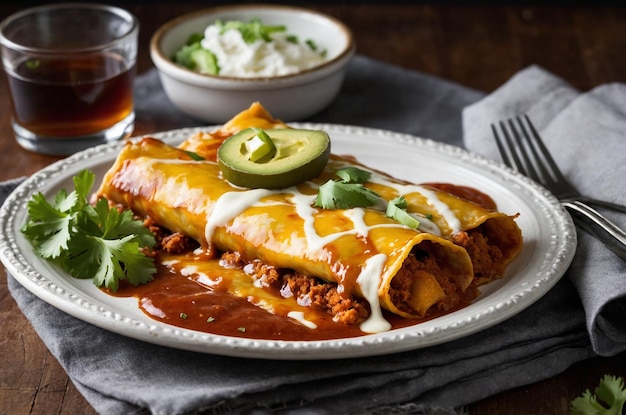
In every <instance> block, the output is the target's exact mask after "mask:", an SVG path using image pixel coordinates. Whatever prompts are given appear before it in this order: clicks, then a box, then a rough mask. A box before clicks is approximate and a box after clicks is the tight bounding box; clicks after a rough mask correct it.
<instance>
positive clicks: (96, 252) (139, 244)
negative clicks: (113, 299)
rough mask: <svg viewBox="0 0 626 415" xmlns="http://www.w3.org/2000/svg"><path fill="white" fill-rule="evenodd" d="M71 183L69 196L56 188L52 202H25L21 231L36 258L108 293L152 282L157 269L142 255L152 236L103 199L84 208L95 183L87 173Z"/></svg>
mask: <svg viewBox="0 0 626 415" xmlns="http://www.w3.org/2000/svg"><path fill="white" fill-rule="evenodd" d="M73 180H74V191H72V192H71V193H69V194H68V193H67V190H65V189H61V190H60V191H59V192H57V194H56V195H55V197H54V202H53V203H50V202H48V201H47V200H46V198H45V197H44V195H43V194H42V193H41V192H40V193H37V194H35V195H33V197H32V199H31V200H30V201H29V202H28V205H27V209H28V215H29V219H28V222H27V223H26V224H24V226H23V227H22V229H21V231H22V233H23V234H24V235H25V236H26V238H27V239H28V240H29V241H30V242H31V244H32V245H33V247H34V250H35V252H36V253H37V255H39V256H41V257H42V258H45V259H48V260H51V261H54V262H56V263H57V264H58V265H59V266H60V267H62V268H63V269H64V270H65V271H67V272H68V273H69V274H70V275H72V276H74V277H76V278H82V279H89V278H92V279H93V282H94V284H95V285H96V286H98V287H101V286H105V287H106V288H108V289H110V290H111V291H117V289H118V287H119V282H120V280H128V281H129V282H130V283H131V284H133V285H139V284H143V283H146V282H148V281H151V280H152V279H153V275H154V273H155V272H156V266H155V264H154V261H153V260H152V259H151V258H149V257H148V256H146V255H145V253H144V250H146V249H151V248H152V247H153V246H154V244H155V239H154V235H153V234H152V233H151V232H150V231H149V230H148V229H147V228H146V227H145V226H143V222H142V221H140V220H136V219H134V218H133V214H132V212H131V211H129V210H125V211H123V212H119V211H118V210H117V209H116V208H114V207H113V208H111V207H109V203H108V201H107V200H106V199H104V198H100V199H99V200H98V201H97V202H96V204H95V206H92V205H90V204H89V201H88V196H89V193H90V191H91V188H92V186H93V184H94V181H95V175H94V174H93V173H92V172H91V171H88V170H82V171H80V172H79V173H78V174H77V175H76V176H74V178H73Z"/></svg>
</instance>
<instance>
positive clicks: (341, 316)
mask: <svg viewBox="0 0 626 415" xmlns="http://www.w3.org/2000/svg"><path fill="white" fill-rule="evenodd" d="M220 264H221V265H222V266H224V267H229V268H242V269H243V271H244V272H245V273H246V274H248V275H250V276H251V277H252V279H253V280H254V281H255V283H256V284H258V285H260V286H262V287H270V288H272V289H275V290H278V291H279V292H280V294H281V295H282V296H283V297H285V298H295V299H296V301H297V302H298V304H300V305H302V306H305V307H317V308H320V309H322V310H324V312H326V313H327V314H329V315H331V316H332V318H333V320H334V321H335V322H340V323H344V324H348V325H350V324H356V323H360V322H362V321H363V320H365V319H366V318H367V316H368V315H369V311H368V308H367V307H366V306H365V305H364V304H363V303H362V302H361V301H360V300H358V299H354V298H344V297H342V296H341V295H340V294H339V291H338V290H337V284H332V283H329V282H326V281H323V280H320V279H319V278H315V277H310V276H307V275H302V274H299V273H296V272H294V271H292V270H286V269H278V268H275V267H273V266H271V265H267V264H265V263H263V262H261V261H260V260H258V259H257V260H254V261H251V262H246V261H244V260H243V258H242V257H241V255H240V254H239V253H237V252H224V253H223V254H222V255H221V256H220Z"/></svg>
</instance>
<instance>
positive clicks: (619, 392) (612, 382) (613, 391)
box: [569, 375, 626, 415]
mask: <svg viewBox="0 0 626 415" xmlns="http://www.w3.org/2000/svg"><path fill="white" fill-rule="evenodd" d="M625 403H626V388H624V378H621V377H617V376H611V375H604V377H603V378H602V379H601V380H600V384H599V385H598V386H597V387H596V389H595V395H592V394H591V392H590V391H589V389H587V390H586V391H585V392H584V393H583V394H582V395H581V396H579V397H578V398H576V399H574V400H573V401H572V403H571V405H570V411H569V413H570V415H621V414H622V410H623V408H624V404H625Z"/></svg>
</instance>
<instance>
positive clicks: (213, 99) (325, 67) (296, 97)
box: [150, 5, 355, 123]
mask: <svg viewBox="0 0 626 415" xmlns="http://www.w3.org/2000/svg"><path fill="white" fill-rule="evenodd" d="M253 17H256V18H259V19H261V21H262V22H263V23H264V24H267V25H285V26H286V27H287V32H288V33H292V34H295V35H297V36H298V37H299V38H300V39H313V40H314V41H315V43H316V44H317V46H318V48H319V49H320V50H324V49H325V50H326V51H327V55H326V56H327V60H326V61H325V62H324V63H322V64H321V65H319V66H316V67H313V68H311V69H307V70H303V71H301V72H298V73H296V74H292V75H284V76H273V77H259V78H235V77H223V76H218V75H216V76H213V75H205V74H200V73H198V72H194V71H192V70H189V69H186V68H184V67H182V66H180V65H177V64H175V63H173V62H172V60H171V57H172V56H173V55H174V54H175V52H176V51H177V50H178V49H179V48H180V47H181V46H182V45H184V44H185V42H186V41H187V39H188V37H189V36H190V35H191V34H192V33H203V32H204V29H205V28H206V27H207V26H208V25H210V24H211V23H213V22H215V21H216V20H222V21H227V20H243V21H248V20H249V19H250V18H253ZM354 52H355V43H354V39H353V36H352V33H351V31H350V30H349V29H348V27H346V26H345V25H344V24H343V23H341V22H340V21H338V20H336V19H335V18H333V17H330V16H327V15H324V14H321V13H318V12H316V11H312V10H309V9H303V8H298V7H291V6H278V5H240V6H225V7H213V8H208V9H203V10H199V11H197V12H193V13H190V14H186V15H183V16H180V17H178V18H175V19H173V20H171V21H170V22H168V23H166V24H164V25H163V26H161V28H159V29H158V30H157V31H156V32H155V33H154V35H153V36H152V39H151V42H150V56H151V58H152V61H153V62H154V65H155V66H156V67H157V69H158V71H159V76H160V79H161V83H162V84H163V88H164V89H165V93H166V94H167V96H168V97H169V99H170V100H171V101H172V103H174V105H176V106H177V107H178V108H180V109H181V110H182V111H184V112H185V113H187V114H189V115H191V116H193V117H195V118H198V119H200V120H204V121H207V122H209V123H223V122H225V121H227V120H229V119H230V118H232V117H233V116H234V115H235V114H237V113H239V112H240V111H242V110H244V109H246V108H248V107H249V106H250V104H252V103H253V102H255V101H259V102H260V103H261V104H262V105H263V106H264V107H265V108H267V109H268V110H269V111H270V113H271V114H272V115H273V116H275V117H276V118H279V119H281V120H283V121H285V122H289V121H300V120H304V119H306V118H308V117H310V116H312V115H314V114H315V113H317V112H319V111H320V110H322V109H324V108H325V107H326V106H328V105H329V104H330V103H331V102H332V101H333V99H334V98H335V97H336V96H337V93H338V92H339V89H340V88H341V84H342V82H343V78H344V74H345V68H346V65H347V64H348V62H349V61H350V59H351V58H352V56H353V55H354Z"/></svg>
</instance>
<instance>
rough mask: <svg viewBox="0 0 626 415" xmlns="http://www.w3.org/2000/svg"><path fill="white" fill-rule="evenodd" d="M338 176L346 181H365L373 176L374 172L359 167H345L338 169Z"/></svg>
mask: <svg viewBox="0 0 626 415" xmlns="http://www.w3.org/2000/svg"><path fill="white" fill-rule="evenodd" d="M335 174H336V175H337V177H339V178H340V179H341V180H343V181H344V182H346V183H365V182H366V181H368V180H369V178H370V177H372V173H371V172H369V171H367V170H362V169H359V168H358V167H344V168H342V169H339V170H337V172H336V173H335Z"/></svg>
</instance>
